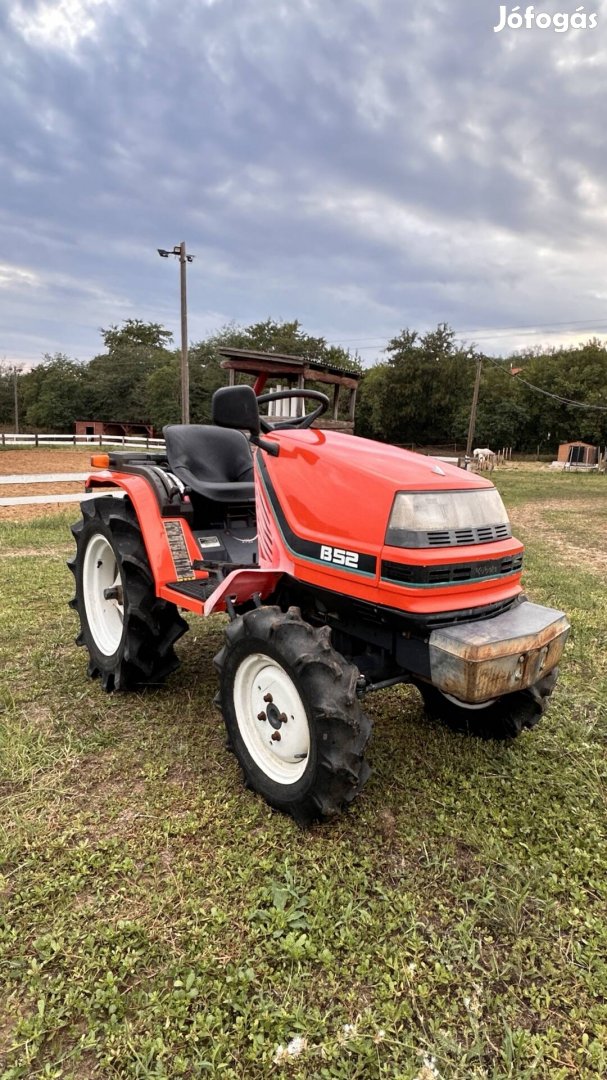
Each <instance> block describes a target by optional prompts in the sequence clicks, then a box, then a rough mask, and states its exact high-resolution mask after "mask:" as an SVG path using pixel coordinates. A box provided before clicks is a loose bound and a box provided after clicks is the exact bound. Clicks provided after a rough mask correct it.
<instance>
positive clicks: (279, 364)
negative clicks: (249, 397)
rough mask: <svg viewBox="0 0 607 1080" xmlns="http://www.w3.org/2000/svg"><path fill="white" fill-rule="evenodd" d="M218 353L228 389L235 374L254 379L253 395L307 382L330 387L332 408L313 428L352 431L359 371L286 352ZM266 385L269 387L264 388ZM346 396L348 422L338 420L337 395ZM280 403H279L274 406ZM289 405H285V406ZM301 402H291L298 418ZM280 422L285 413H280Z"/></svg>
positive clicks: (225, 350)
mask: <svg viewBox="0 0 607 1080" xmlns="http://www.w3.org/2000/svg"><path fill="white" fill-rule="evenodd" d="M219 352H220V353H221V355H222V356H223V357H225V359H224V360H223V361H222V363H221V366H222V367H223V368H226V369H227V370H228V372H229V381H230V386H233V385H234V383H235V381H236V374H237V373H238V372H240V373H241V374H243V375H248V376H252V377H253V378H254V379H255V393H256V394H262V393H263V392H264V390H265V392H266V393H269V392H270V390H275V389H282V390H287V389H291V388H292V389H295V390H303V389H304V388H305V386H306V383H311V382H315V383H323V384H325V385H326V387H327V392H328V390H329V386H332V387H333V400H332V408H331V410H330V411H329V412H327V413H325V415H324V416H321V417H320V419H319V420H317V421H316V423H315V425H314V426H315V427H319V428H333V429H334V430H338V431H347V432H350V433H351V432H353V431H354V412H355V409H356V391H357V389H358V384H359V382H360V379H361V372H359V371H349V370H347V369H346V368H339V367H335V366H334V365H333V364H326V363H325V362H324V361H322V360H311V359H309V358H308V357H305V356H288V355H287V354H285V353H266V352H256V351H254V350H250V349H231V348H228V347H227V346H222V347H221V348H220V349H219ZM266 384H268V385H266ZM342 393H345V394H348V419H347V420H341V419H340V418H339V405H340V394H342ZM277 404H282V403H277ZM286 404H287V405H288V404H289V403H288V402H287V403H286ZM302 405H303V403H300V402H297V401H296V399H294V415H295V416H299V415H301V410H302ZM276 415H280V416H281V419H284V417H285V413H284V412H281V413H280V414H276Z"/></svg>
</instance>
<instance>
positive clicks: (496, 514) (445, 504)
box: [386, 488, 511, 547]
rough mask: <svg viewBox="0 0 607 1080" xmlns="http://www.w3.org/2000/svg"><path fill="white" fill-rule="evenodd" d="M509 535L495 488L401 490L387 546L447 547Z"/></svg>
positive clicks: (393, 513) (502, 506) (504, 514)
mask: <svg viewBox="0 0 607 1080" xmlns="http://www.w3.org/2000/svg"><path fill="white" fill-rule="evenodd" d="M509 536H511V531H510V524H509V521H508V514H507V513H506V508H505V506H504V504H503V502H502V499H501V495H500V494H499V492H498V491H497V490H496V489H495V488H483V489H482V490H480V491H432V492H430V491H426V492H409V491H400V492H399V493H398V495H397V496H396V498H395V500H394V506H393V507H392V513H391V515H390V521H389V522H388V531H387V533H386V543H387V544H391V545H392V546H394V547H444V546H449V545H451V544H480V543H488V542H490V541H492V540H504V539H507V538H508V537H509Z"/></svg>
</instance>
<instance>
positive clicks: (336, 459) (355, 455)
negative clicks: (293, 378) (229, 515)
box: [263, 429, 507, 550]
mask: <svg viewBox="0 0 607 1080" xmlns="http://www.w3.org/2000/svg"><path fill="white" fill-rule="evenodd" d="M271 438H272V441H273V440H274V439H276V440H277V441H279V442H280V456H279V457H278V458H267V457H265V456H264V461H263V465H264V469H263V471H264V472H265V473H266V475H268V474H269V477H270V478H271V483H272V485H273V488H274V491H275V493H276V496H277V498H278V500H279V501H280V505H281V507H282V510H283V512H284V514H285V515H286V517H287V519H288V522H289V524H290V526H291V527H292V528H293V529H295V530H296V531H297V532H298V533H299V534H300V535H302V536H304V537H308V538H309V539H317V538H318V537H320V536H323V537H326V538H332V543H333V544H337V545H343V546H346V547H348V546H352V545H357V546H359V547H360V546H361V545H362V546H363V547H368V548H370V549H374V550H379V548H381V547H382V546H383V545H384V543H385V542H386V533H387V530H388V524H389V522H390V519H391V515H392V513H393V510H394V511H397V508H396V507H395V505H394V504H395V497H396V495H397V493H398V492H415V493H417V492H425V493H429V494H430V493H436V494H438V493H440V492H459V493H464V492H475V491H479V492H480V491H487V492H488V493H489V492H491V493H492V492H495V488H494V486H493V484H491V482H490V481H489V480H486V479H485V478H484V477H479V476H477V475H475V474H472V473H467V472H466V471H465V470H463V469H459V468H457V467H456V466H454V465H448V464H446V463H443V462H441V461H437V460H436V459H434V458H428V457H425V456H423V455H421V454H414V453H412V452H410V451H408V450H401V449H399V448H398V447H395V446H389V445H385V444H383V443H377V442H373V441H371V440H369V439H361V438H358V437H356V436H352V435H344V434H343V433H341V432H334V431H324V430H316V429H311V430H296V429H291V430H285V431H281V432H280V435H278V433H276V434H275V435H273V436H271ZM496 495H497V493H496ZM490 499H491V496H489V500H490ZM498 499H499V497H498ZM463 501H466V500H463ZM501 518H502V520H505V521H506V522H507V518H504V516H503V513H502V515H501ZM479 524H483V525H492V524H497V522H495V523H494V522H493V521H482V522H479ZM394 525H395V527H396V528H398V525H399V521H398V517H397V518H396V519H395V521H394ZM389 542H391V543H395V540H394V539H392V540H390V541H389ZM411 546H418V545H417V544H413V545H411Z"/></svg>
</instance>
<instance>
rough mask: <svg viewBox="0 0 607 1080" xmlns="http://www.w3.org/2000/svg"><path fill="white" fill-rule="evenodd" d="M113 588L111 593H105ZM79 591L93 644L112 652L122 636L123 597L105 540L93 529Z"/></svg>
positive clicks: (120, 578)
mask: <svg viewBox="0 0 607 1080" xmlns="http://www.w3.org/2000/svg"><path fill="white" fill-rule="evenodd" d="M107 590H114V592H115V595H114V596H109V597H108V596H106V591H107ZM82 591H83V595H84V607H85V610H86V618H87V622H88V624H89V629H90V631H91V634H92V635H93V639H94V641H95V645H96V646H97V648H98V649H99V651H100V652H102V653H103V654H104V655H105V656H112V655H113V654H114V653H115V652H116V649H117V648H118V646H119V645H120V642H121V640H122V630H123V626H124V598H123V585H122V577H121V574H120V569H119V567H118V563H117V561H116V555H115V552H114V549H113V547H112V545H111V544H110V542H109V540H107V539H106V537H105V536H103V535H102V533H95V535H94V536H92V537H91V539H90V540H89V542H88V545H87V548H86V552H85V555H84V564H83V568H82Z"/></svg>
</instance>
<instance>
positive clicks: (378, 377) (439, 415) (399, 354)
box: [357, 323, 474, 445]
mask: <svg viewBox="0 0 607 1080" xmlns="http://www.w3.org/2000/svg"><path fill="white" fill-rule="evenodd" d="M386 354H387V360H386V361H384V362H382V363H381V364H378V365H376V367H375V368H373V369H372V370H371V372H369V373H367V374H366V375H365V378H364V380H363V385H362V392H361V403H360V410H359V421H358V423H357V431H358V432H359V433H360V434H365V435H370V436H372V437H373V438H377V439H384V440H385V441H387V442H395V443H405V444H407V443H414V444H417V445H427V444H431V443H444V442H447V441H450V440H452V439H453V438H454V437H455V433H456V430H457V426H458V410H460V409H461V407H462V405H463V404H464V402H467V401H470V399H471V397H472V386H473V382H474V363H473V353H472V350H470V349H467V348H462V347H460V346H457V345H456V343H455V335H454V331H453V330H452V329H451V328H450V327H449V326H447V325H446V324H445V323H441V324H439V326H438V327H437V328H436V330H432V331H430V332H428V333H427V334H424V335H421V336H420V335H419V334H418V333H417V332H416V331H415V330H410V329H405V330H403V331H402V332H401V333H400V334H399V335H398V336H397V337H395V338H392V340H391V341H390V342H388V345H387V347H386Z"/></svg>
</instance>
